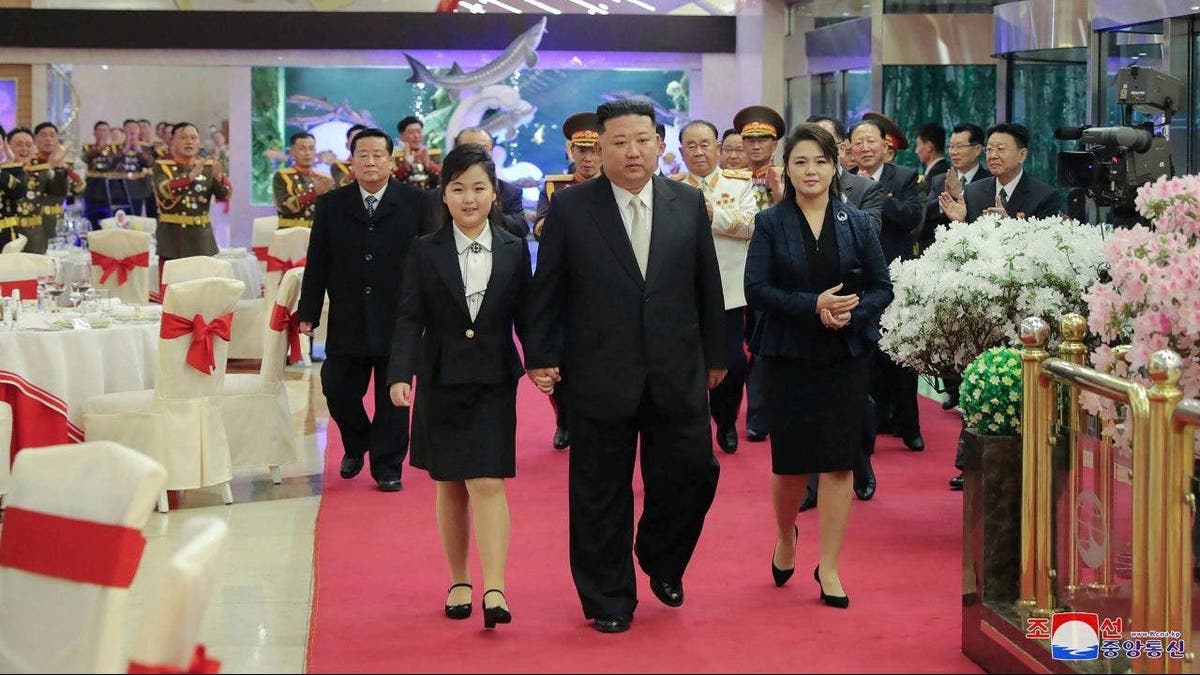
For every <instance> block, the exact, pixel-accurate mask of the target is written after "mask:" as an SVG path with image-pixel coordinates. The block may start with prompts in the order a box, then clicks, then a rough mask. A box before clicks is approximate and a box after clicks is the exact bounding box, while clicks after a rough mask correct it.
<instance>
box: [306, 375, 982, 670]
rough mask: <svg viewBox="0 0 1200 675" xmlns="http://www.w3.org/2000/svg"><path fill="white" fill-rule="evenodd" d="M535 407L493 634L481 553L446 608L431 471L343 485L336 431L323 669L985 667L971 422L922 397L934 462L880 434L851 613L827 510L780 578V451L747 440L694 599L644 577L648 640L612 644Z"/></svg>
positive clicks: (530, 402)
mask: <svg viewBox="0 0 1200 675" xmlns="http://www.w3.org/2000/svg"><path fill="white" fill-rule="evenodd" d="M519 404H520V408H519V411H520V423H519V425H518V429H519V433H518V439H517V447H518V448H519V450H518V460H517V478H516V479H514V480H512V481H509V482H508V495H509V503H510V509H511V513H512V545H511V550H510V554H509V565H508V580H507V584H508V599H509V606H510V607H511V608H512V611H513V623H512V624H509V625H502V626H499V627H498V628H497V629H496V630H495V631H485V630H484V629H483V618H482V613H481V612H480V610H479V607H478V604H479V598H480V594H481V593H482V592H483V589H482V588H481V586H482V574H481V573H480V572H479V563H478V556H477V554H476V553H475V552H474V549H473V550H472V569H473V580H474V581H475V584H476V586H475V598H474V601H475V604H476V607H475V611H474V613H473V614H472V616H471V618H470V619H467V620H465V621H452V620H450V619H447V618H445V617H444V616H443V614H442V603H443V602H444V600H445V595H446V594H445V591H446V586H447V585H448V583H449V582H448V580H447V572H446V564H445V561H444V558H443V554H442V549H441V545H440V543H439V541H438V536H437V528H436V525H435V521H434V506H433V502H434V489H433V482H432V481H431V480H430V479H429V477H428V475H427V474H425V473H424V472H422V471H419V470H416V469H412V468H411V467H405V474H404V489H403V491H401V492H400V493H399V494H384V493H380V492H378V491H376V490H375V489H374V483H373V481H371V479H370V477H369V476H367V473H368V472H367V471H364V472H363V473H362V474H361V475H359V476H358V478H356V479H355V480H353V481H344V480H342V479H341V478H340V477H339V476H338V462H339V461H340V460H341V455H342V453H341V440H340V437H338V435H337V432H336V431H335V425H332V424H331V425H330V432H329V444H328V449H327V451H326V469H325V493H324V497H323V499H322V502H321V510H320V514H319V515H318V518H317V529H316V552H315V557H316V570H315V576H316V578H315V582H314V583H315V591H314V598H313V613H312V623H311V629H310V630H311V632H310V637H309V650H308V670H309V672H313V673H327V672H600V671H610V672H779V671H787V672H797V671H804V672H958V673H962V672H980V671H979V669H978V668H977V667H976V666H975V665H974V664H973V663H971V662H970V661H969V660H968V659H967V658H966V657H965V656H963V655H962V653H961V651H960V649H959V637H960V623H961V618H960V617H961V609H960V608H961V599H960V598H961V584H962V581H961V579H962V573H961V569H962V563H961V556H962V554H961V533H960V524H961V521H962V518H961V493H958V492H951V491H950V490H949V489H948V488H947V485H946V481H947V479H948V478H949V477H950V476H952V475H954V469H953V456H954V442H955V439H956V438H957V430H958V425H959V423H958V418H957V417H956V416H955V415H953V414H951V413H946V412H943V411H942V410H941V409H940V408H939V407H938V406H937V405H935V404H933V403H932V402H930V401H926V400H923V401H922V410H921V413H922V416H923V417H922V428H923V431H924V435H925V440H926V442H927V444H928V449H926V450H925V452H922V453H913V452H908V451H907V450H905V449H904V446H903V445H902V444H901V443H900V441H899V439H895V438H892V437H890V436H887V437H881V439H880V442H879V444H878V446H877V450H876V455H875V470H876V473H877V475H878V478H879V491H878V493H877V495H876V497H875V498H874V499H873V500H872V501H870V502H859V501H857V500H855V503H854V508H853V510H852V511H851V515H850V525H849V529H848V532H847V536H846V545H845V549H844V551H843V553H842V563H841V574H842V583H843V584H844V586H845V588H846V591H847V593H848V594H849V595H850V597H851V601H852V602H851V606H850V609H849V610H838V609H833V608H828V607H825V606H824V605H822V604H821V603H820V601H819V600H818V598H817V584H816V582H814V581H813V580H812V578H811V572H810V571H809V570H810V569H811V568H812V566H813V565H815V564H816V561H817V549H818V545H817V532H816V524H817V515H816V511H808V512H805V513H802V514H800V516H799V518H798V521H797V522H798V524H799V526H800V549H799V553H798V564H797V572H796V575H795V577H793V579H792V580H791V581H790V582H788V584H787V585H786V586H784V587H783V588H776V587H775V585H774V584H773V583H772V581H771V574H770V569H769V567H768V565H769V563H770V555H771V549H772V546H773V545H774V528H773V526H772V517H771V505H770V497H769V495H770V491H769V490H770V488H769V486H770V482H769V477H770V462H769V450H768V446H767V444H765V443H747V442H745V440H744V438H743V441H742V445H741V448H740V449H739V451H738V453H737V454H735V455H732V456H730V455H725V454H724V453H721V452H720V451H719V450H717V451H716V452H717V454H718V456H719V459H720V461H721V466H722V470H721V481H720V486H719V488H718V491H717V498H716V502H715V504H714V505H713V508H712V510H711V511H710V513H709V516H708V520H707V523H706V525H705V530H704V534H703V536H702V537H701V539H700V545H699V547H698V548H697V551H696V555H695V557H694V558H693V559H692V563H691V566H690V567H689V569H688V573H687V576H686V577H685V578H684V587H685V589H686V594H687V595H686V597H687V599H686V602H685V604H684V606H683V607H681V608H679V609H671V608H668V607H666V606H664V605H662V604H660V603H659V602H658V600H657V599H655V597H654V596H653V594H651V593H650V590H649V588H648V586H647V585H646V579H645V577H644V576H643V575H642V574H641V572H640V571H639V572H638V574H639V584H640V586H639V590H638V595H639V600H640V604H639V607H638V610H637V613H636V616H635V620H634V622H633V626H632V629H631V630H630V631H629V632H627V633H624V634H620V635H601V634H600V633H597V632H595V631H593V630H592V629H591V628H590V627H589V625H588V623H587V622H585V620H584V618H583V615H582V613H581V611H580V608H579V601H578V596H577V595H576V593H575V589H574V586H573V585H572V583H571V575H570V570H569V567H568V562H567V480H566V476H567V454H566V453H555V452H554V451H553V449H552V448H551V446H550V437H551V435H552V433H553V420H552V415H551V411H550V406H549V404H548V403H547V401H546V400H545V397H544V396H542V395H541V394H539V393H538V392H537V391H536V390H534V389H533V388H532V386H531V385H529V383H528V382H527V381H525V382H523V384H522V387H521V391H520V400H519ZM743 433H744V430H743ZM714 449H715V446H714ZM639 512H640V508H639Z"/></svg>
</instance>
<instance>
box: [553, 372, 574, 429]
mask: <svg viewBox="0 0 1200 675" xmlns="http://www.w3.org/2000/svg"><path fill="white" fill-rule="evenodd" d="M566 384H567V383H566V381H565V380H564V381H562V382H559V383H557V384H555V385H554V393H553V394H550V407H552V408H554V424H555V426H557V427H558V428H559V429H566V430H567V431H570V430H571V425H570V420H571V416H570V412H571V404H570V403H569V402H568V401H567V392H566Z"/></svg>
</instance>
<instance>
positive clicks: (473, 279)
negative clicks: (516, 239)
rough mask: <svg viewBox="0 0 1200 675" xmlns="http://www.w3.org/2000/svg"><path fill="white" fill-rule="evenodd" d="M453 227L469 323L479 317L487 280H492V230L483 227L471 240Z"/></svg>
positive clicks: (456, 227)
mask: <svg viewBox="0 0 1200 675" xmlns="http://www.w3.org/2000/svg"><path fill="white" fill-rule="evenodd" d="M453 227H454V247H455V249H457V250H458V269H459V271H460V272H462V280H463V292H464V294H465V295H466V298H467V311H469V312H470V313H471V321H474V320H475V317H477V316H479V308H480V307H482V306H483V296H484V295H485V294H486V293H487V287H488V280H489V279H491V278H492V228H491V227H490V226H487V225H484V227H483V231H482V232H480V233H479V236H478V237H476V238H475V239H471V238H470V237H468V236H467V235H465V234H463V233H462V231H461V230H459V229H458V225H454V226H453ZM475 244H479V245H478V246H475Z"/></svg>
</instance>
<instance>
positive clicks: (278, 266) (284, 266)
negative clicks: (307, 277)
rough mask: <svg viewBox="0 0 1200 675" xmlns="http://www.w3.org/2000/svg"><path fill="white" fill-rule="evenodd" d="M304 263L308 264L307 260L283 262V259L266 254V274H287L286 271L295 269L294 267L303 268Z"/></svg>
mask: <svg viewBox="0 0 1200 675" xmlns="http://www.w3.org/2000/svg"><path fill="white" fill-rule="evenodd" d="M306 262H308V259H307V258H301V259H299V260H285V259H281V258H276V257H275V256H273V255H271V254H269V253H268V254H267V271H268V272H287V271H288V270H290V269H292V268H295V267H304V264H305V263H306Z"/></svg>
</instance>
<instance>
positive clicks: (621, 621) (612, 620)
mask: <svg viewBox="0 0 1200 675" xmlns="http://www.w3.org/2000/svg"><path fill="white" fill-rule="evenodd" d="M592 628H594V629H596V630H598V631H600V632H601V633H624V632H625V631H627V630H629V619H626V618H623V617H619V616H602V617H597V618H596V619H595V620H594V621H592Z"/></svg>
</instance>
